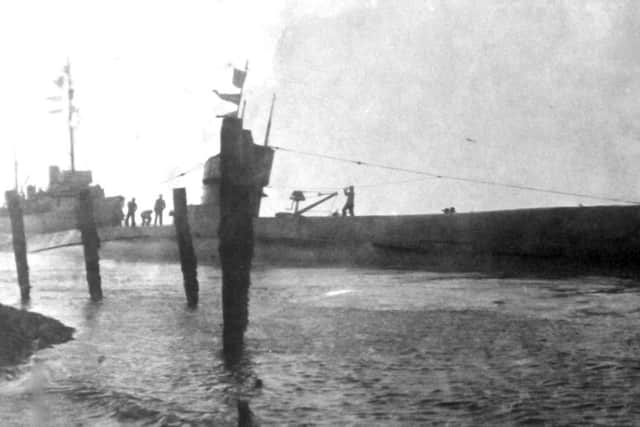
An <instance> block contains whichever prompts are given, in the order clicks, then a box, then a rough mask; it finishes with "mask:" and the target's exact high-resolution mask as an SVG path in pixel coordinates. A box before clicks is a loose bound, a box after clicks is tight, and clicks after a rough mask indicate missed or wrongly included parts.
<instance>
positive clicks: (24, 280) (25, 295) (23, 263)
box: [5, 191, 31, 302]
mask: <svg viewBox="0 0 640 427" xmlns="http://www.w3.org/2000/svg"><path fill="white" fill-rule="evenodd" d="M5 200H6V201H7V209H8V210H9V218H10V220H11V234H12V236H13V255H14V257H15V260H16V270H17V272H18V285H19V286H20V297H21V299H22V302H27V301H29V297H30V295H29V291H30V289H31V286H30V284H29V264H28V263H27V239H26V237H25V235H24V219H23V218H22V206H21V204H20V196H18V192H17V191H7V192H6V193H5Z"/></svg>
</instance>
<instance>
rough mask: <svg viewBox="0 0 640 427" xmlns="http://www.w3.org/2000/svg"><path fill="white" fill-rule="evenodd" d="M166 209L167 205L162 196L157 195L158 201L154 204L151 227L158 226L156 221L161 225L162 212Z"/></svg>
mask: <svg viewBox="0 0 640 427" xmlns="http://www.w3.org/2000/svg"><path fill="white" fill-rule="evenodd" d="M166 207H167V204H166V203H165V202H164V200H162V194H159V195H158V200H156V204H155V205H154V206H153V211H154V212H155V214H156V215H155V217H154V218H153V225H158V220H159V221H160V225H162V211H163V210H164V208H166Z"/></svg>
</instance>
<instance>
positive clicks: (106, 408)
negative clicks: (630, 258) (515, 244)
mask: <svg viewBox="0 0 640 427" xmlns="http://www.w3.org/2000/svg"><path fill="white" fill-rule="evenodd" d="M30 264H31V276H32V285H33V289H32V298H33V302H32V307H31V309H32V310H35V311H38V312H41V313H43V314H47V315H50V316H53V317H55V318H58V319H60V320H62V321H63V322H64V323H66V324H68V325H70V326H73V327H75V328H77V332H76V339H75V340H74V341H71V342H69V343H66V344H62V345H59V346H56V347H54V348H52V349H47V350H44V351H42V352H40V353H38V355H37V356H36V357H34V358H32V359H31V360H30V361H29V362H28V363H26V364H25V365H23V366H21V367H20V369H19V372H17V374H16V376H15V377H13V378H9V379H5V380H2V381H0V419H2V420H3V421H2V425H25V424H26V425H37V424H38V423H40V424H41V425H47V426H54V425H60V426H67V425H72V426H73V425H96V426H119V425H235V423H236V401H237V400H238V399H241V398H242V399H247V400H249V401H250V406H251V409H252V410H253V412H254V413H255V415H256V417H257V418H258V419H259V420H260V421H261V422H262V424H263V425H281V424H305V423H306V424H321V425H344V424H359V425H418V424H447V423H449V424H450V425H478V424H485V425H505V424H506V425H511V424H545V423H548V424H551V423H553V424H603V425H631V424H638V423H640V403H639V402H640V399H639V398H640V359H639V358H638V354H640V328H639V327H640V292H639V290H640V288H639V284H638V283H636V282H633V281H629V280H620V279H613V278H602V277H581V278H570V279H566V278H565V279H496V278H488V277H484V276H479V275H443V274H436V273H428V272H409V271H390V270H384V271H376V270H361V269H325V268H323V269H281V268H279V269H265V268H261V269H259V270H256V271H255V272H254V274H253V284H252V287H251V307H250V326H249V330H248V333H247V337H248V339H247V341H248V351H247V354H246V357H245V360H243V361H242V363H240V364H238V365H237V366H234V367H230V366H225V363H224V362H223V359H222V357H221V355H220V335H221V333H220V332H221V327H220V326H221V325H220V321H221V313H220V309H221V308H220V295H219V294H220V293H219V288H220V274H219V271H218V270H217V269H215V268H212V267H200V269H199V277H200V282H201V298H200V307H199V308H198V309H197V310H196V311H190V310H188V309H187V308H186V304H185V298H184V294H183V290H182V277H181V273H180V267H179V265H178V264H172V263H165V264H161V265H160V264H144V263H126V262H118V263H115V262H109V261H104V260H103V261H102V264H101V268H102V277H103V290H104V294H105V300H104V302H103V303H101V304H98V305H95V304H91V303H90V302H89V301H88V290H87V286H86V283H85V281H84V271H83V264H82V259H81V257H80V251H79V249H78V248H68V249H64V250H60V251H56V252H50V253H42V254H38V255H31V256H30ZM0 270H1V272H2V274H1V275H0V302H2V303H5V304H16V303H17V299H18V288H17V285H16V283H15V279H14V272H13V270H14V266H13V259H12V257H11V255H10V254H0ZM258 378H259V379H261V380H262V381H263V384H264V386H263V387H261V388H260V387H255V382H256V379H258Z"/></svg>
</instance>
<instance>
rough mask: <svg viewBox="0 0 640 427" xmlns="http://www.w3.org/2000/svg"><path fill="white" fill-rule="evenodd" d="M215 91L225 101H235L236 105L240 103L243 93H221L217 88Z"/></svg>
mask: <svg viewBox="0 0 640 427" xmlns="http://www.w3.org/2000/svg"><path fill="white" fill-rule="evenodd" d="M214 92H215V94H216V95H218V97H220V99H222V100H223V101H227V102H233V103H234V104H236V105H240V99H241V98H242V94H241V93H220V92H218V91H217V90H214Z"/></svg>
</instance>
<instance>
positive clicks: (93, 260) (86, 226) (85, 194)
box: [77, 189, 102, 301]
mask: <svg viewBox="0 0 640 427" xmlns="http://www.w3.org/2000/svg"><path fill="white" fill-rule="evenodd" d="M77 219H78V228H79V229H80V233H81V238H82V247H83V250H84V263H85V267H86V270H87V283H88V284H89V295H90V296H91V300H92V301H100V300H101V299H102V280H101V278H100V256H99V254H98V249H99V248H100V237H99V236H98V230H97V228H96V221H95V218H94V217H93V199H92V197H91V192H90V191H89V190H88V189H87V190H82V191H81V192H80V194H79V195H78V205H77Z"/></svg>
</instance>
